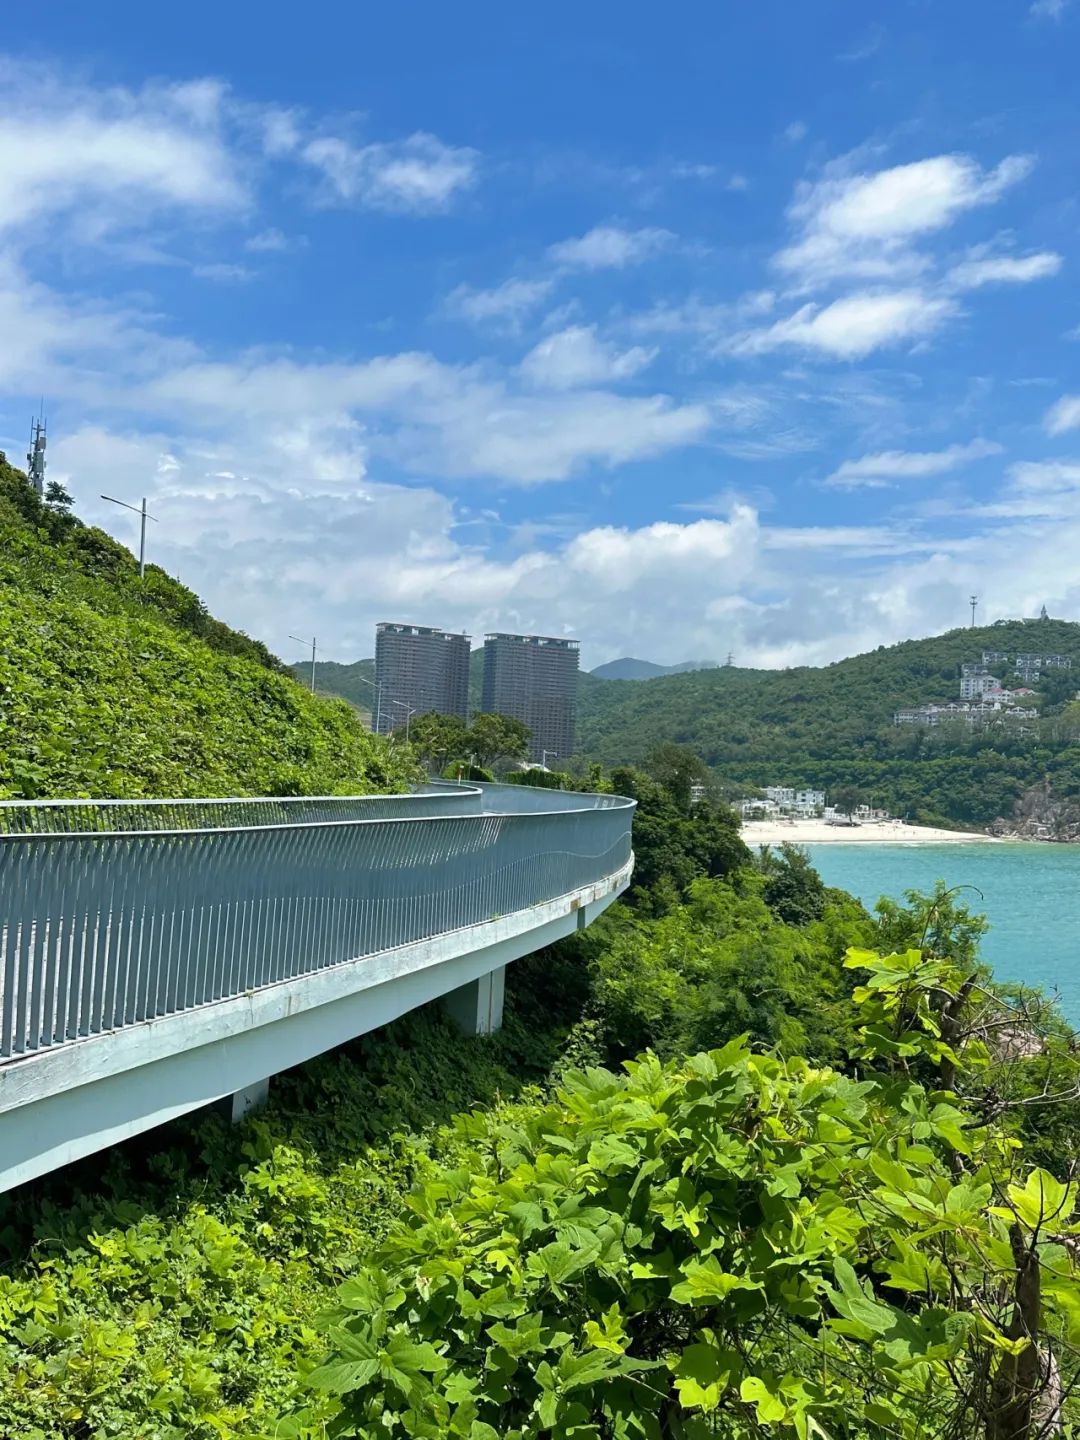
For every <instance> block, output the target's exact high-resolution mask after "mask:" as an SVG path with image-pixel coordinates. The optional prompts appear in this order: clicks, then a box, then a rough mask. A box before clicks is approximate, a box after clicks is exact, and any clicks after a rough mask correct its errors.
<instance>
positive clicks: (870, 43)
mask: <svg viewBox="0 0 1080 1440" xmlns="http://www.w3.org/2000/svg"><path fill="white" fill-rule="evenodd" d="M884 43H885V27H884V26H883V25H872V26H871V27H870V29H869V30H868V31H867V32H866V34H865V35H864V36H863V37H862V39H861V40H857V41H856V42H855V44H854V45H852V47H851V49H850V50H844V51H841V53H840V54H839V55H837V57H836V58H837V60H840V61H842V62H844V63H846V64H857V63H858V62H859V61H861V60H869V59H870V57H871V56H872V55H876V54H877V53H878V51H879V50H880V49H881V47H882V45H884Z"/></svg>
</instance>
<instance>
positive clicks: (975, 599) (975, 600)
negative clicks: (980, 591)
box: [971, 595, 979, 630]
mask: <svg viewBox="0 0 1080 1440" xmlns="http://www.w3.org/2000/svg"><path fill="white" fill-rule="evenodd" d="M978 603H979V597H978V596H977V595H972V597H971V628H972V629H973V630H974V629H975V606H976V605H978Z"/></svg>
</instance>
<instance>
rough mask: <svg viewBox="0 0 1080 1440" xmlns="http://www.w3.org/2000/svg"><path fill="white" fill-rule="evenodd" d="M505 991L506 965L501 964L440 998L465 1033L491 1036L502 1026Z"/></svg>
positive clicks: (448, 1012)
mask: <svg viewBox="0 0 1080 1440" xmlns="http://www.w3.org/2000/svg"><path fill="white" fill-rule="evenodd" d="M505 994H506V966H505V965H500V966H498V968H497V969H495V970H492V971H491V972H490V973H489V974H487V975H481V976H480V977H479V979H477V980H470V981H469V983H468V984H467V985H462V986H461V988H460V989H459V990H451V991H450V993H449V994H448V995H446V996H444V997H443V1005H444V1006H445V1008H446V1011H447V1014H448V1015H449V1016H450V1018H451V1019H452V1020H453V1021H454V1022H455V1023H456V1024H457V1025H459V1026H460V1027H461V1029H462V1030H463V1031H464V1033H465V1034H466V1035H490V1034H491V1032H492V1031H493V1030H501V1029H502V1019H503V997H504V995H505Z"/></svg>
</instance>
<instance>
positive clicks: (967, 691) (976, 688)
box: [960, 666, 1001, 700]
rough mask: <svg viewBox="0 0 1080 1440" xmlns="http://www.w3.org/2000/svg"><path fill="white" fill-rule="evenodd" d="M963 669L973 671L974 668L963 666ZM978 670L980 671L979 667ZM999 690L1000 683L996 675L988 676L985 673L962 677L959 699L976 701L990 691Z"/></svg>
mask: <svg viewBox="0 0 1080 1440" xmlns="http://www.w3.org/2000/svg"><path fill="white" fill-rule="evenodd" d="M964 668H965V669H968V668H972V669H974V668H975V667H973V666H972V667H968V666H965V667H964ZM979 668H980V669H981V667H979ZM1000 689H1001V681H1000V680H999V679H998V677H997V676H996V675H988V674H987V673H986V672H985V671H984V672H983V673H982V674H981V675H964V676H962V677H961V680H960V699H961V700H977V699H978V698H979V697H980V696H981V695H985V694H987V692H988V691H990V690H1000Z"/></svg>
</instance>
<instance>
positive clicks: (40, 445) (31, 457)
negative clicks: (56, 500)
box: [26, 416, 45, 497]
mask: <svg viewBox="0 0 1080 1440" xmlns="http://www.w3.org/2000/svg"><path fill="white" fill-rule="evenodd" d="M26 475H27V478H28V479H29V481H30V484H31V485H33V487H34V489H35V490H36V491H37V493H38V495H40V496H42V497H44V495H45V417H44V416H42V417H41V418H40V419H39V420H31V421H30V449H29V450H28V451H27V452H26Z"/></svg>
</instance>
